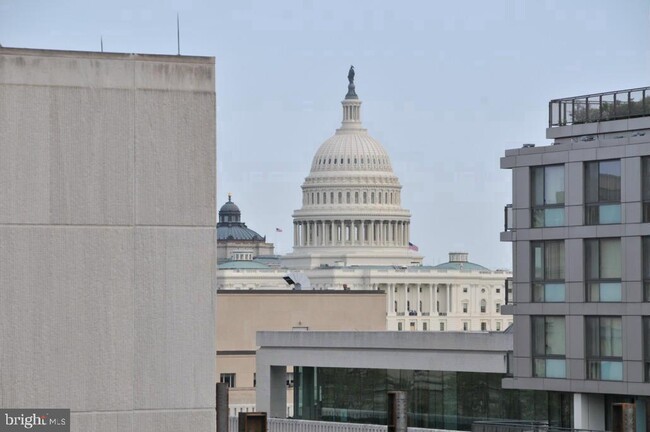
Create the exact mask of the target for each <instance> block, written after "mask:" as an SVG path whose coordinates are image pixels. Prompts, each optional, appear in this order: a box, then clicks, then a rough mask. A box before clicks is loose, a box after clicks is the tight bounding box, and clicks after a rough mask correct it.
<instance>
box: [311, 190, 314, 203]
mask: <svg viewBox="0 0 650 432" xmlns="http://www.w3.org/2000/svg"><path fill="white" fill-rule="evenodd" d="M313 203H314V193H313V192H312V193H311V204H313Z"/></svg>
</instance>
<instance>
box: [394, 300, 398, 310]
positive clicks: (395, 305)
mask: <svg viewBox="0 0 650 432" xmlns="http://www.w3.org/2000/svg"><path fill="white" fill-rule="evenodd" d="M393 309H394V310H395V312H397V300H395V301H394V307H393Z"/></svg>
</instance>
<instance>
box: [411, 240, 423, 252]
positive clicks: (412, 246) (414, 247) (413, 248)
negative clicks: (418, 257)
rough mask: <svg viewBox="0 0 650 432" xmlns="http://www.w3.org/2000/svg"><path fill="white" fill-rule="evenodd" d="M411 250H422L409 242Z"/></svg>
mask: <svg viewBox="0 0 650 432" xmlns="http://www.w3.org/2000/svg"><path fill="white" fill-rule="evenodd" d="M409 250H412V251H415V252H417V251H419V250H420V248H419V247H417V246H416V245H414V244H413V243H411V242H409Z"/></svg>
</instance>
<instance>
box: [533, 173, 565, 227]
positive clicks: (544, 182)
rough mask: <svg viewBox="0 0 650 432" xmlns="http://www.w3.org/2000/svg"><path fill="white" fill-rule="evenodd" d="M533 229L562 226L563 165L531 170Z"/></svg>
mask: <svg viewBox="0 0 650 432" xmlns="http://www.w3.org/2000/svg"><path fill="white" fill-rule="evenodd" d="M530 183H531V201H532V202H531V207H532V208H531V211H532V217H533V227H550V226H562V225H564V165H549V166H541V167H533V168H531V180H530Z"/></svg>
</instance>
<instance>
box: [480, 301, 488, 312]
mask: <svg viewBox="0 0 650 432" xmlns="http://www.w3.org/2000/svg"><path fill="white" fill-rule="evenodd" d="M486 309H487V302H486V301H485V300H481V313H485V310H486Z"/></svg>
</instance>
